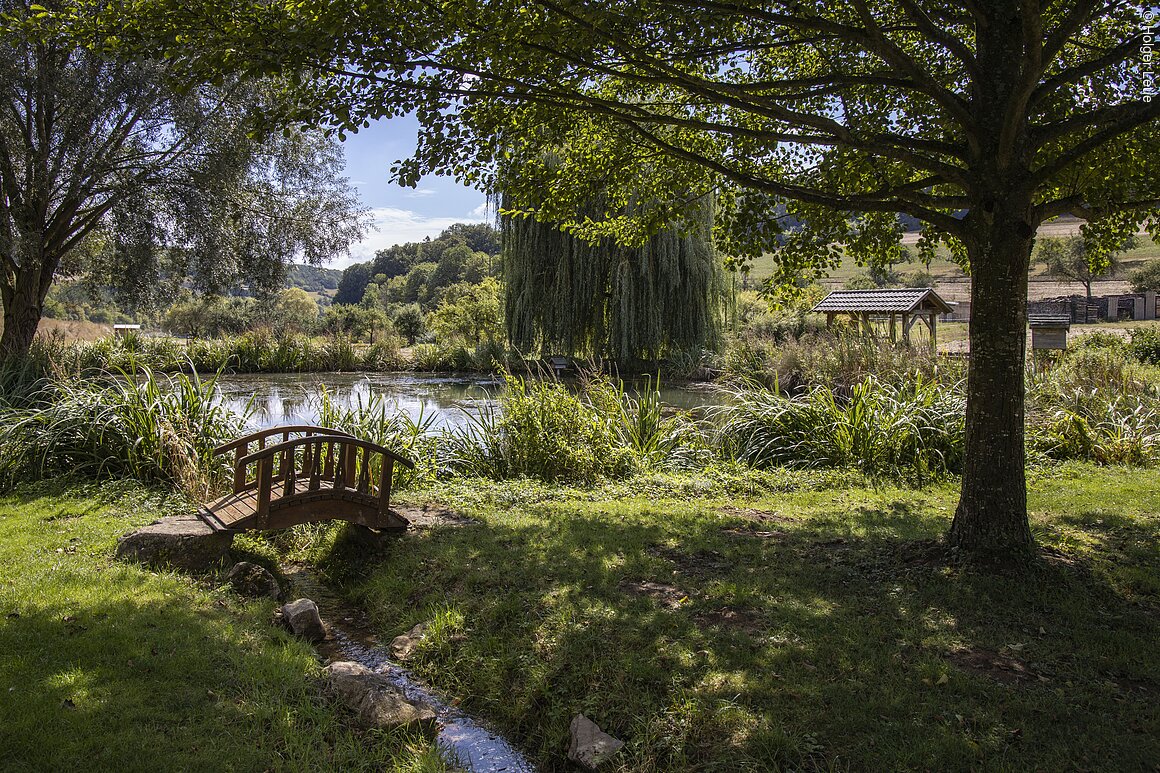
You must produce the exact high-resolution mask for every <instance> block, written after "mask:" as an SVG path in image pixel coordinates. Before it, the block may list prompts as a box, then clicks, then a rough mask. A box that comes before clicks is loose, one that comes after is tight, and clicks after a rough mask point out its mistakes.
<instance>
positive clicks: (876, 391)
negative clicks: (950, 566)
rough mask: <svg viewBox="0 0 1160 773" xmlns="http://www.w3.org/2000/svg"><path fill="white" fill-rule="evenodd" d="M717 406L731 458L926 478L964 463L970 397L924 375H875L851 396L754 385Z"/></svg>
mask: <svg viewBox="0 0 1160 773" xmlns="http://www.w3.org/2000/svg"><path fill="white" fill-rule="evenodd" d="M728 396H729V398H730V401H731V404H730V405H727V406H725V407H723V408H720V409H718V410H717V411H716V412H715V413H716V415H717V420H718V422H719V430H718V437H719V445H720V449H721V452H722V454H723V455H724V456H726V457H727V458H732V459H736V460H738V461H741V462H744V463H746V464H748V465H750V466H753V467H757V468H763V469H764V468H769V467H778V466H784V467H798V468H803V467H804V468H811V467H834V468H841V467H848V468H853V469H858V470H861V471H863V472H865V473H869V474H876V475H877V474H894V475H900V476H903V477H908V478H916V479H918V480H923V479H926V478H929V477H932V476H939V475H943V474H946V473H956V472H958V471H959V470H960V469H961V465H962V454H963V427H964V417H965V411H966V398H965V396H964V394H963V391H962V389H961V387H959V386H958V385H955V386H949V387H948V386H941V385H939V384H938V383H936V382H932V381H927V380H925V379H922V378H921V377H919V378H917V379H916V380H915V381H914V383H912V384H910V385H901V386H900V385H893V384H889V383H885V382H882V381H879V380H878V379H875V378H867V379H865V380H864V381H862V382H860V383H858V384H855V385H854V386H853V388H852V389H851V391H850V394H849V396H842V395H840V394H836V393H835V392H834V391H833V390H831V389H827V388H824V387H814V388H813V389H811V390H810V391H809V392H806V393H805V394H802V395H797V396H793V397H787V396H785V395H783V394H781V393H780V392H779V391H778V390H777V389H772V390H771V389H765V388H763V387H756V386H752V385H743V386H740V387H735V388H733V389H731V390H729V391H728Z"/></svg>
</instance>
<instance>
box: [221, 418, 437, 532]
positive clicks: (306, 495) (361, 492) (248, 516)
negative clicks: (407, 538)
mask: <svg viewBox="0 0 1160 773" xmlns="http://www.w3.org/2000/svg"><path fill="white" fill-rule="evenodd" d="M271 442H272V444H271ZM251 446H254V450H253V451H251V450H250V447H251ZM231 453H232V454H233V456H234V485H233V491H232V492H231V493H230V494H227V495H226V496H224V497H222V498H221V499H218V500H217V501H216V502H212V503H210V504H208V505H205V506H204V507H203V508H202V509H201V511H200V512H199V515H200V517H201V519H202V520H203V521H205V522H206V523H207V524H209V525H210V527H212V528H214V529H216V530H218V531H242V530H245V529H285V528H287V527H289V526H294V525H296V524H299V523H311V522H315V521H330V520H343V521H350V522H351V523H357V524H360V525H362V526H366V527H369V528H372V529H405V528H407V520H406V519H405V518H403V517H402V516H401V515H399V514H398V513H395V512H394V511H392V510H391V509H390V503H391V482H392V479H393V477H394V471H395V464H396V463H398V464H401V465H403V466H404V467H408V468H413V467H414V466H415V465H414V463H413V462H411V460H409V459H406V458H405V457H402V456H399V455H398V454H396V453H394V452H393V451H390V450H388V449H386V448H383V447H382V446H379V445H376V444H374V443H369V442H367V441H365V440H359V439H358V438H356V437H354V436H353V435H348V434H347V433H345V432H338V431H336V430H332V429H327V428H326V427H311V426H288V427H272V428H270V429H265V430H262V431H260V432H255V433H253V434H250V435H247V436H245V437H243V438H238V439H237V440H234V441H231V442H229V443H226V444H224V445H221V446H218V447H217V448H216V449H214V454H216V455H223V454H231Z"/></svg>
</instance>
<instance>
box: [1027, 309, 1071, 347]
mask: <svg viewBox="0 0 1160 773" xmlns="http://www.w3.org/2000/svg"><path fill="white" fill-rule="evenodd" d="M1027 323H1028V325H1029V326H1030V327H1031V350H1032V351H1039V350H1043V349H1066V348H1067V332H1068V331H1069V330H1070V329H1071V315H1070V314H1029V315H1027Z"/></svg>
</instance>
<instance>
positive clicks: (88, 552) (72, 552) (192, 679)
mask: <svg viewBox="0 0 1160 773" xmlns="http://www.w3.org/2000/svg"><path fill="white" fill-rule="evenodd" d="M181 505H182V503H181V501H180V500H178V499H176V498H173V497H170V496H167V495H162V494H158V493H157V492H155V491H152V490H148V489H144V488H142V487H140V486H139V485H137V484H127V483H126V484H110V485H107V486H105V487H97V486H94V485H86V486H81V487H76V488H71V489H65V488H61V487H59V486H52V485H47V484H46V485H42V486H39V487H36V488H24V489H20V490H18V491H16V492H10V493H8V494H6V495H4V496H2V497H0V652H2V653H3V655H0V728H3V730H2V731H0V767H3V768H4V769H5V770H16V771H19V770H30V771H31V770H70V769H71V770H119V771H130V770H140V771H156V770H238V771H251V770H252V771H264V770H288V771H289V770H336V769H340V770H416V771H417V770H442V769H443V766H442V763H441V762H440V761H439V760H438V758H437V756H436V755H435V754H434V752H433V751H432V750H431V749H430V748H429V746H428V744H427V743H426V742H424V741H422V740H421V739H417V738H411V737H405V736H401V735H387V734H383V733H381V732H366V733H363V732H358V731H355V730H352V729H351V727H350V724H351V721H350V717H348V716H346V715H345V714H344V713H343V712H341V711H339V710H338V708H337V707H336V706H334V705H332V704H331V703H330V702H329V701H327V700H325V699H324V698H323V697H322V696H321V694H320V693H319V691H318V688H317V687H316V683H315V681H314V677H315V675H316V674H317V672H318V669H319V665H318V661H317V659H316V657H315V655H314V653H313V651H312V650H311V649H310V648H309V646H307V645H305V644H303V643H301V642H299V641H297V640H294V639H292V638H291V637H289V636H288V635H286V634H283V633H282V632H281V631H279V630H276V629H274V628H273V627H272V626H271V625H270V624H269V619H270V615H271V613H272V611H273V602H262V603H258V602H243V601H241V600H240V599H238V598H237V597H236V596H233V595H232V594H230V593H228V592H225V591H221V590H217V589H215V585H216V582H215V581H213V579H212V578H206V579H204V580H197V579H191V578H189V577H186V576H182V575H179V574H171V573H153V572H149V571H145V570H143V569H141V568H139V567H137V566H130V565H124V564H120V563H115V562H114V561H113V560H112V553H113V548H114V545H115V542H116V537H117V536H118V535H120V534H122V533H124V532H126V531H128V530H131V529H132V528H133V527H135V526H140V525H142V524H144V523H148V522H149V521H150V520H152V519H154V518H156V517H159V516H160V515H162V514H166V513H168V512H170V511H172V510H174V509H176V508H180V507H181Z"/></svg>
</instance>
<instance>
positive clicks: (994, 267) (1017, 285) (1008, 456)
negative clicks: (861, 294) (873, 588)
mask: <svg viewBox="0 0 1160 773" xmlns="http://www.w3.org/2000/svg"><path fill="white" fill-rule="evenodd" d="M1029 209H1030V207H1029V206H1026V207H1012V208H1007V214H1004V213H1002V212H996V213H995V216H994V217H993V219H991V222H978V223H977V224H976V227H975V229H973V230H975V235H976V236H977V239H976V240H973V242H974V243H973V244H972V243H970V242H968V253H969V257H970V260H971V275H972V286H971V323H970V324H971V327H970V340H971V363H970V369H969V373H968V377H967V424H966V449H965V459H964V464H963V479H962V493H961V495H960V498H959V506H958V509H957V511H956V512H955V518H954V522H953V523H952V524H951V531H950V537H949V539H950V544H951V546H952V547H955V548H958V549H959V550H961V551H963V552H964V553H967V554H970V555H972V556H975V557H993V558H997V559H1011V558H1014V559H1018V558H1021V557H1026V556H1028V555H1030V553H1031V551H1032V548H1033V545H1034V542H1033V540H1032V538H1031V530H1030V527H1029V525H1028V521H1027V488H1026V481H1025V477H1024V440H1023V410H1024V383H1023V377H1024V360H1025V357H1026V336H1027V333H1026V330H1027V272H1028V269H1029V266H1030V260H1031V248H1032V245H1033V240H1034V228H1033V227H1032V226H1031V224H1030V223H1029V222H1028V220H1029V217H1028V210H1029ZM972 217H975V215H972ZM980 220H981V218H980Z"/></svg>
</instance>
